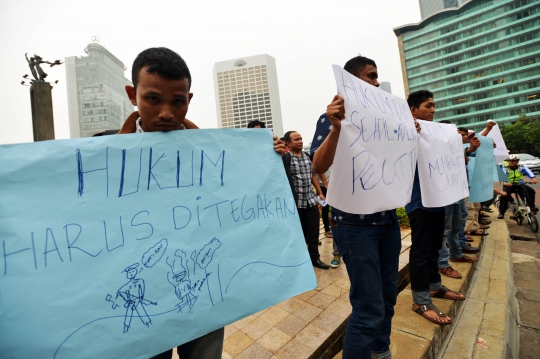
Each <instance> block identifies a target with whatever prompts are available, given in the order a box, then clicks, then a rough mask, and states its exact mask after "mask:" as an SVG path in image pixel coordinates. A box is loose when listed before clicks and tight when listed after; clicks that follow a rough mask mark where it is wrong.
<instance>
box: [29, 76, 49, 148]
mask: <svg viewBox="0 0 540 359" xmlns="http://www.w3.org/2000/svg"><path fill="white" fill-rule="evenodd" d="M51 90H52V86H51V84H49V83H48V82H34V83H33V84H32V86H31V87H30V101H31V104H32V126H33V128H34V142H36V141H45V140H54V120H53V105H52V93H51Z"/></svg>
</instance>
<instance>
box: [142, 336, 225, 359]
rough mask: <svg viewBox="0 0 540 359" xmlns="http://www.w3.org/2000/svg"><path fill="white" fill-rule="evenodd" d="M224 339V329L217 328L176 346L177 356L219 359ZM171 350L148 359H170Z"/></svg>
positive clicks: (195, 358)
mask: <svg viewBox="0 0 540 359" xmlns="http://www.w3.org/2000/svg"><path fill="white" fill-rule="evenodd" d="M224 337H225V328H219V329H217V330H214V331H213V332H210V333H208V334H206V335H203V336H202V337H200V338H197V339H193V340H192V341H190V342H187V343H185V344H182V345H180V346H178V347H177V348H176V349H177V350H178V356H179V357H180V359H221V353H222V352H223V339H224ZM171 358H172V349H169V350H167V351H165V352H163V353H161V354H158V355H156V356H154V357H152V358H150V359H171Z"/></svg>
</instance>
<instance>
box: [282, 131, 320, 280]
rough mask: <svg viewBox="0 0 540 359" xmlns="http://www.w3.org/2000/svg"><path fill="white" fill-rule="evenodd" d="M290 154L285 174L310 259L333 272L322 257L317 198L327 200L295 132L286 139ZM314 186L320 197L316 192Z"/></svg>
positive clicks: (300, 140) (286, 136) (314, 263)
mask: <svg viewBox="0 0 540 359" xmlns="http://www.w3.org/2000/svg"><path fill="white" fill-rule="evenodd" d="M284 138H285V142H286V144H287V146H288V147H289V148H290V152H288V153H286V154H285V155H284V156H283V164H284V166H285V172H286V173H287V177H288V178H289V184H290V185H291V190H292V192H293V195H294V199H295V201H296V207H297V209H298V217H299V218H300V224H301V225H302V231H303V232H304V239H305V240H306V244H307V246H308V252H309V256H310V257H311V263H313V266H315V267H317V268H321V269H328V268H330V267H329V266H328V264H326V263H324V262H322V261H321V259H320V255H319V208H318V206H317V195H318V196H319V197H320V198H321V199H322V200H325V197H324V195H323V194H322V191H321V186H320V185H319V181H318V179H317V174H315V173H313V167H312V165H311V161H310V160H309V156H308V155H306V154H305V153H304V152H302V148H303V146H304V143H303V141H302V136H301V135H300V134H299V133H298V132H295V131H289V132H287V133H286V134H285V136H284ZM311 185H313V186H314V187H315V190H316V191H317V195H316V194H315V192H313V188H312V187H311Z"/></svg>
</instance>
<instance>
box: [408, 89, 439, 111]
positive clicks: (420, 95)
mask: <svg viewBox="0 0 540 359" xmlns="http://www.w3.org/2000/svg"><path fill="white" fill-rule="evenodd" d="M430 98H433V94H432V93H431V92H429V91H428V90H420V91H415V92H412V93H410V94H409V97H407V103H408V104H409V108H411V107H413V106H414V107H416V108H419V107H420V105H421V104H422V103H423V102H424V101H426V100H427V99H430Z"/></svg>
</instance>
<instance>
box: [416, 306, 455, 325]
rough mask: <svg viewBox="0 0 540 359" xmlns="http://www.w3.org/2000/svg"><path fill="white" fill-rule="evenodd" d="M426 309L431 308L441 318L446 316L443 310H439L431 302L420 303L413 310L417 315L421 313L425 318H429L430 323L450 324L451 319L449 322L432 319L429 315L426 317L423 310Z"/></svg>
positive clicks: (425, 310)
mask: <svg viewBox="0 0 540 359" xmlns="http://www.w3.org/2000/svg"><path fill="white" fill-rule="evenodd" d="M428 310H433V311H434V312H435V313H436V314H437V315H438V316H439V317H441V318H444V317H447V315H446V314H444V313H443V312H441V311H440V310H439V309H438V308H437V307H436V306H434V305H433V303H430V304H424V305H421V306H419V307H418V308H416V309H413V311H414V312H415V313H417V314H418V315H421V316H422V317H424V318H426V319H427V320H429V321H430V322H432V323H435V324H439V325H449V324H452V320H450V321H449V322H438V321H436V320H434V319H431V318H429V317H426V316H425V315H424V313H425V312H427V311H428Z"/></svg>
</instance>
